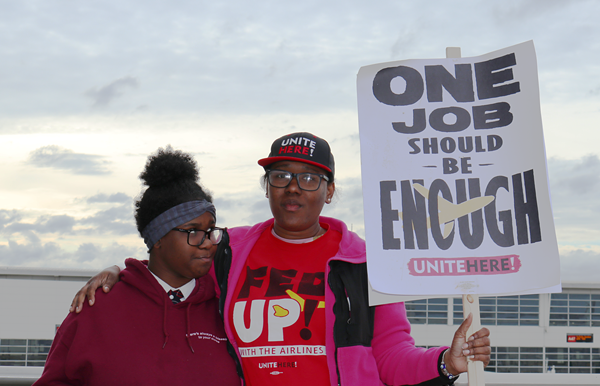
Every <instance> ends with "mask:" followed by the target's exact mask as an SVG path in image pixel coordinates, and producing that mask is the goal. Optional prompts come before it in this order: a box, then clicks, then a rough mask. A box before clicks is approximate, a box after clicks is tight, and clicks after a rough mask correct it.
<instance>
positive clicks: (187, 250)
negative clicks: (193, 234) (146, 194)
mask: <svg viewBox="0 0 600 386" xmlns="http://www.w3.org/2000/svg"><path fill="white" fill-rule="evenodd" d="M214 226H215V218H214V217H213V215H212V214H211V213H209V212H206V213H203V214H202V215H200V216H198V217H196V218H195V219H193V220H190V221H188V222H186V223H185V224H181V225H180V226H178V227H177V228H180V229H186V230H189V229H197V230H203V231H207V230H209V229H210V228H212V227H214ZM187 240H188V234H187V233H185V232H179V231H174V230H172V231H170V232H169V233H167V234H166V235H165V236H163V237H162V238H161V239H160V240H158V241H157V242H156V244H154V248H152V253H151V255H150V261H149V263H148V267H149V268H150V270H151V271H152V272H153V273H154V274H155V275H156V276H158V277H160V278H161V279H162V280H164V281H165V282H167V283H168V284H169V285H171V286H173V287H174V288H178V287H181V286H182V285H184V284H186V283H187V282H189V281H190V280H192V279H196V278H199V277H202V276H204V275H206V274H207V273H208V271H209V270H210V267H211V264H212V261H213V258H214V256H215V252H216V251H217V246H216V244H215V245H213V243H212V242H211V241H210V237H208V236H207V237H205V238H204V241H203V242H202V244H201V245H198V246H191V245H189V244H188V242H187Z"/></svg>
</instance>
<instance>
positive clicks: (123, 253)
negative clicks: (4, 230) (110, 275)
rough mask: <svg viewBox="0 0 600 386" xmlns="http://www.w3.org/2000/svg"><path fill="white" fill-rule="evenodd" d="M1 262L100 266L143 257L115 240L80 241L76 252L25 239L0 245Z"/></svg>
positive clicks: (142, 254) (35, 264)
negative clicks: (111, 241)
mask: <svg viewBox="0 0 600 386" xmlns="http://www.w3.org/2000/svg"><path fill="white" fill-rule="evenodd" d="M0 256H2V265H6V266H21V267H54V268H56V267H61V268H86V269H87V268H89V269H102V268H105V267H107V266H109V265H113V264H117V263H122V262H123V261H124V260H125V258H126V257H128V256H131V257H136V258H139V259H143V258H147V254H146V253H145V250H144V248H141V247H140V248H136V247H128V246H125V245H121V244H119V243H114V242H113V243H106V244H102V245H100V244H95V243H82V244H80V245H79V247H78V248H77V250H76V251H74V252H69V251H66V250H64V249H63V248H61V246H60V245H59V244H58V243H56V242H47V243H42V242H41V241H40V240H39V239H37V240H36V239H28V240H27V241H26V242H23V243H18V242H15V241H8V243H7V244H0Z"/></svg>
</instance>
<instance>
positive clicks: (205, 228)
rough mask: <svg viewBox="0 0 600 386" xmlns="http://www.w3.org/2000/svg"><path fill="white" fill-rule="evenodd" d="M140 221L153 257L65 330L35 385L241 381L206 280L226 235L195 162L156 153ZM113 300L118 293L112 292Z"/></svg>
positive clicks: (131, 266)
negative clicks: (223, 235)
mask: <svg viewBox="0 0 600 386" xmlns="http://www.w3.org/2000/svg"><path fill="white" fill-rule="evenodd" d="M140 178H141V179H142V180H143V181H144V182H145V184H146V185H147V186H148V188H147V189H146V190H145V191H144V192H143V194H142V196H141V198H140V199H139V200H138V201H136V203H135V204H136V212H135V219H136V223H137V228H138V230H139V232H140V235H141V236H142V237H143V238H144V242H145V243H146V246H147V247H148V250H149V254H150V255H149V260H148V261H147V262H145V261H139V260H135V259H127V261H126V265H127V268H126V269H124V270H123V271H122V272H121V273H120V281H119V282H118V283H117V284H116V285H115V286H114V288H113V289H112V292H113V293H114V294H112V295H111V296H108V295H106V294H104V293H102V292H99V293H98V294H97V296H96V299H97V301H96V305H95V306H94V307H93V309H89V310H86V311H85V312H83V313H81V314H76V313H71V314H69V315H68V316H67V318H66V319H65V321H64V322H63V324H62V325H61V326H60V329H59V330H58V333H57V335H56V337H55V339H54V342H53V344H52V348H51V349H50V353H49V355H48V360H47V362H46V366H45V368H44V372H43V374H42V376H41V378H40V379H39V380H38V381H37V382H36V383H35V384H36V385H57V384H60V385H167V384H168V385H192V384H202V385H215V386H217V385H240V383H241V381H240V378H239V377H238V375H237V374H236V367H235V363H234V361H233V359H232V358H231V356H230V355H229V354H228V352H227V338H226V336H225V332H224V330H223V323H222V320H221V318H220V316H219V313H218V300H217V298H216V297H215V295H216V292H215V284H214V280H213V279H212V277H211V276H210V275H206V274H207V273H208V272H209V270H210V267H211V265H212V261H213V257H214V255H215V251H216V250H217V244H218V243H219V241H220V240H221V236H222V234H223V230H222V229H220V228H217V227H215V221H216V212H215V208H214V206H213V205H212V203H211V201H212V198H211V196H210V195H209V194H208V193H206V192H205V191H204V190H203V189H202V187H201V186H200V185H199V184H198V183H197V180H198V171H197V168H196V163H195V161H194V160H193V159H192V158H191V156H189V155H187V154H184V153H181V152H179V151H174V150H173V149H171V148H170V147H167V148H166V150H163V149H159V150H158V152H157V153H156V154H155V155H152V156H150V157H149V159H148V162H147V164H146V168H145V170H144V172H143V173H142V174H141V175H140ZM115 295H116V296H115Z"/></svg>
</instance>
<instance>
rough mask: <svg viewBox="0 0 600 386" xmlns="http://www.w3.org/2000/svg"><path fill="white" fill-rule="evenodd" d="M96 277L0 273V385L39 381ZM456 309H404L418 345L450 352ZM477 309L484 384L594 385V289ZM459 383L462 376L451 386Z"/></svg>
mask: <svg viewBox="0 0 600 386" xmlns="http://www.w3.org/2000/svg"><path fill="white" fill-rule="evenodd" d="M95 273H96V272H93V271H82V270H80V271H75V270H64V269H61V270H58V269H41V268H7V267H0V385H2V384H3V385H30V384H31V383H33V382H34V381H35V380H36V379H37V378H38V377H39V376H40V374H41V372H42V369H43V364H44V361H45V359H46V356H47V353H48V350H49V348H50V345H51V344H52V339H53V338H54V334H55V332H56V328H57V326H59V325H60V323H61V322H62V320H63V319H64V318H65V316H66V315H67V313H68V309H69V306H70V304H71V300H72V299H73V296H74V294H75V292H77V290H78V289H79V288H81V286H82V285H83V284H84V283H85V282H86V281H87V280H88V279H89V277H90V276H91V275H93V274H95ZM461 302H462V301H461V299H460V298H458V297H456V298H454V297H448V298H441V299H428V300H419V301H413V302H408V303H407V311H408V316H409V319H410V320H411V323H412V326H413V334H412V335H413V336H414V338H415V340H416V343H417V345H419V346H439V345H449V344H450V342H451V339H452V336H453V334H454V331H455V330H456V328H457V327H458V325H459V324H460V323H461V322H462V304H461ZM480 304H481V322H482V324H483V325H484V326H486V327H488V328H489V329H490V331H491V334H492V335H491V336H492V362H491V363H490V365H489V366H488V368H487V370H486V374H485V379H486V385H488V386H500V385H509V384H510V385H565V386H566V385H570V386H577V385H600V342H598V339H600V284H573V283H563V293H561V294H552V295H549V294H544V295H521V296H507V297H491V298H481V299H480ZM594 338H595V339H594ZM466 383H467V377H466V376H461V377H460V378H459V380H458V382H457V384H459V385H460V384H466Z"/></svg>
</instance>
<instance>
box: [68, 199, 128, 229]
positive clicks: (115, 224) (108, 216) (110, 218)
mask: <svg viewBox="0 0 600 386" xmlns="http://www.w3.org/2000/svg"><path fill="white" fill-rule="evenodd" d="M78 224H80V225H82V226H85V228H84V229H82V231H81V232H82V233H84V234H98V233H102V234H109V235H110V234H115V235H127V234H135V233H137V230H136V227H135V224H134V220H133V204H132V203H128V204H124V205H119V206H113V207H111V208H109V209H106V210H102V211H99V212H96V213H95V214H94V215H93V216H89V217H85V218H83V219H81V220H79V221H78Z"/></svg>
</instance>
